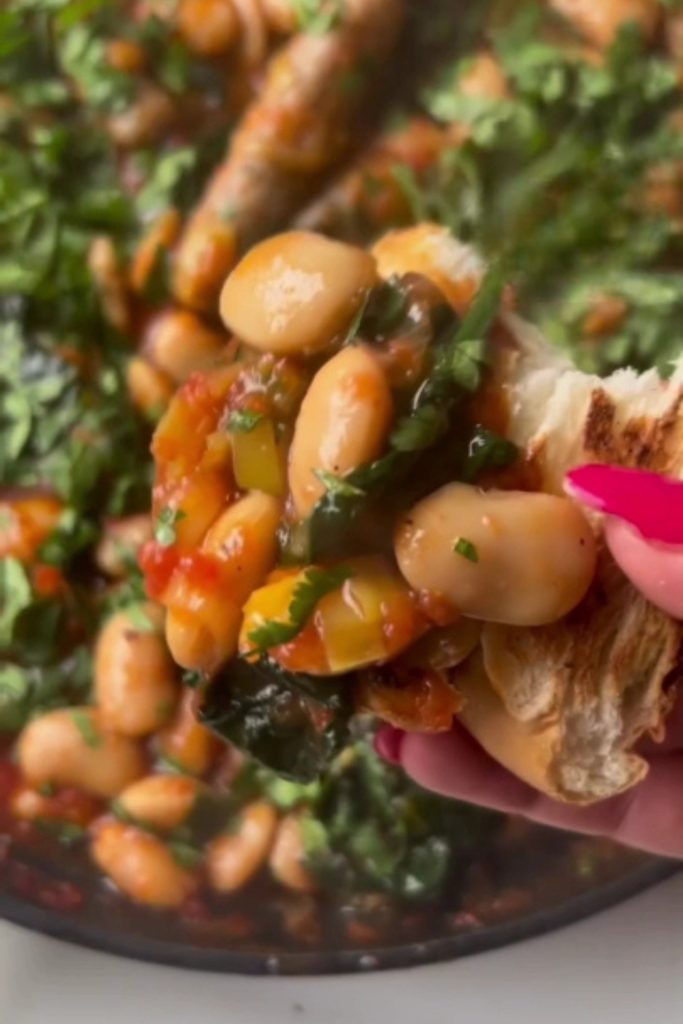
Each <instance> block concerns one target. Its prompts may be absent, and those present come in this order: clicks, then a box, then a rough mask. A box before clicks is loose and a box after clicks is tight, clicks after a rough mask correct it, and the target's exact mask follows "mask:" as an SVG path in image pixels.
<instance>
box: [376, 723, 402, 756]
mask: <svg viewBox="0 0 683 1024" xmlns="http://www.w3.org/2000/svg"><path fill="white" fill-rule="evenodd" d="M404 736H405V733H404V732H403V730H402V729H395V728H394V727H393V725H381V726H380V727H379V729H378V730H377V732H376V733H375V751H376V752H377V753H378V754H379V756H380V757H381V758H383V759H384V760H385V761H388V762H389V764H400V763H401V746H402V744H403V737H404Z"/></svg>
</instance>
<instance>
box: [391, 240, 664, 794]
mask: <svg viewBox="0 0 683 1024" xmlns="http://www.w3.org/2000/svg"><path fill="white" fill-rule="evenodd" d="M416 237H417V238H418V240H419V245H416V244H415V240H416ZM389 239H390V244H391V246H392V249H393V250H395V251H400V252H401V255H402V261H403V262H402V265H401V270H402V272H404V273H405V272H407V271H409V270H414V271H415V272H421V273H425V274H427V276H429V277H432V279H433V280H434V281H435V283H437V284H441V279H442V278H443V276H444V275H447V276H448V277H449V287H448V288H446V289H443V288H442V290H444V291H445V293H446V294H447V295H452V296H455V297H457V299H458V301H459V300H460V299H461V297H462V296H461V293H462V291H463V286H465V290H466V289H467V288H471V286H472V278H473V276H474V277H480V276H481V275H482V274H483V266H482V265H481V264H480V263H479V264H478V263H477V259H476V255H475V254H473V253H472V251H471V250H469V252H468V250H467V247H465V246H463V245H462V243H460V242H458V241H456V240H455V239H453V238H452V237H451V236H450V235H449V234H448V232H447V231H446V230H445V229H443V228H440V227H438V226H436V225H422V226H421V228H420V229H419V232H418V231H417V229H412V232H404V233H401V232H397V233H395V234H394V235H392V236H389ZM425 239H426V240H427V242H428V243H429V245H428V252H429V259H426V258H425V252H426V251H427V250H426V244H427V242H426V241H425ZM388 244H389V243H385V248H386V247H387V245H388ZM411 257H413V258H414V263H415V265H414V266H412V264H411ZM473 268H474V270H475V273H474V275H473ZM454 305H457V303H456V302H455V301H454ZM492 337H493V339H494V341H493V352H492V361H493V367H492V373H491V375H490V379H489V382H488V384H487V389H488V391H489V394H488V396H487V395H486V394H484V395H482V396H480V399H479V407H480V409H481V410H482V415H483V417H484V419H485V414H486V410H487V409H492V410H495V417H494V419H495V422H491V423H490V424H487V425H489V426H491V427H492V428H493V429H496V430H498V431H499V432H500V430H501V426H502V429H503V432H504V433H505V435H506V436H507V437H508V438H509V439H510V440H512V441H514V442H515V443H516V444H517V445H518V446H519V447H520V449H521V451H522V453H523V455H522V457H523V459H524V460H525V461H526V463H527V464H528V467H529V473H528V478H529V479H531V480H533V482H534V486H535V487H537V488H538V489H540V490H543V491H547V492H549V493H553V494H561V493H562V484H563V479H564V476H565V473H566V472H567V471H568V470H569V469H571V468H572V467H574V466H577V465H580V464H582V463H586V462H602V463H610V464H615V465H623V466H634V467H639V468H642V469H650V470H655V471H658V472H661V473H666V474H669V475H671V476H675V477H683V361H682V362H681V364H680V365H679V366H678V367H677V369H676V371H675V373H674V375H673V377H672V378H671V379H670V380H669V381H668V382H666V383H665V382H663V381H662V380H661V379H660V377H659V376H658V374H657V373H656V372H655V371H651V372H649V373H645V374H641V375H639V374H637V373H635V372H634V371H632V370H621V371H619V372H617V373H615V374H613V375H612V376H611V377H609V378H607V379H604V380H603V379H600V378H599V377H594V376H590V375H588V374H584V373H581V372H580V371H579V370H577V369H575V368H574V366H573V365H572V364H571V362H570V361H569V360H568V359H567V358H566V357H565V356H564V355H563V354H562V353H560V352H558V351H557V350H556V349H554V348H553V347H552V346H550V345H549V344H548V343H547V342H546V341H545V340H544V338H543V337H542V335H541V334H540V333H539V331H537V330H536V329H535V328H534V327H532V326H531V325H530V324H528V323H526V322H525V321H523V320H521V319H520V318H519V317H518V316H515V315H514V314H512V313H504V314H503V316H502V318H501V323H500V325H499V327H498V328H497V329H496V330H495V331H494V332H493V334H492ZM492 397H493V400H491V398H492ZM525 475H527V474H525ZM663 514H666V510H663ZM591 521H592V523H593V525H594V528H595V531H596V535H597V536H598V538H600V536H601V534H602V522H601V517H600V516H598V515H595V516H592V517H591ZM682 674H683V626H682V625H681V624H680V623H677V622H674V620H673V619H671V618H670V617H669V616H667V615H665V614H664V613H663V612H660V611H659V610H658V609H656V608H655V607H654V606H653V605H651V604H649V602H648V601H647V600H646V599H645V598H644V597H642V596H641V595H640V594H639V593H638V592H637V591H636V590H635V588H634V587H633V586H632V585H631V584H630V583H629V582H628V580H627V579H626V578H625V576H624V575H623V574H622V573H621V571H620V570H619V569H618V567H617V566H616V564H615V563H614V561H613V560H612V558H611V557H610V555H609V552H608V551H607V550H606V549H605V548H603V550H602V551H601V555H600V559H599V567H598V572H597V575H596V578H595V581H594V583H593V585H592V586H591V589H590V591H589V593H588V595H587V596H586V598H585V599H584V601H583V602H582V603H581V605H580V606H579V607H578V608H577V609H575V610H574V611H573V612H572V613H571V615H569V616H568V617H567V618H565V619H564V620H562V621H561V622H558V623H556V624H554V625H551V626H544V627H540V628H533V629H532V628H516V627H505V626H497V625H487V626H485V627H484V630H483V640H482V648H481V651H480V652H478V653H477V654H475V655H473V656H472V657H471V658H470V660H469V661H468V662H467V663H466V664H465V665H464V666H462V667H461V668H459V669H457V670H456V671H455V674H454V677H453V682H454V684H455V685H456V686H457V687H458V689H459V690H460V691H461V692H462V696H463V698H464V701H465V705H464V709H463V711H462V720H463V721H464V722H465V724H466V726H467V727H468V729H469V730H470V731H471V732H472V734H473V735H474V736H475V737H476V739H477V740H478V741H479V742H480V743H481V744H482V746H483V747H484V748H485V749H486V750H487V751H488V752H489V753H490V754H491V755H492V756H493V757H494V758H495V759H496V760H497V761H499V762H500V763H501V764H503V765H505V767H507V768H509V769H510V771H512V772H514V773H515V774H516V775H518V776H519V777H520V778H522V779H525V780H526V781H527V782H529V783H530V784H531V785H533V786H535V787H536V788H537V789H539V790H541V791H543V792H545V793H547V794H549V795H550V796H553V797H555V798H557V799H560V800H564V801H567V802H572V803H580V804H589V803H591V802H594V801H597V800H602V799H605V798H606V797H610V796H614V795H615V794H617V793H620V792H623V791H624V790H626V789H628V788H629V787H631V786H633V785H635V784H636V783H637V782H639V781H640V780H641V779H642V778H643V777H644V776H645V774H646V773H647V763H646V762H645V760H644V759H643V758H642V757H640V756H639V755H638V754H637V752H635V749H636V747H637V744H638V741H639V740H640V739H641V737H643V736H644V735H648V734H649V735H651V736H653V737H655V738H657V737H661V735H662V732H663V725H664V720H665V717H666V714H667V712H668V710H669V708H670V706H671V702H672V699H673V695H674V691H675V687H676V684H677V683H678V681H679V678H680V677H681V675H682Z"/></svg>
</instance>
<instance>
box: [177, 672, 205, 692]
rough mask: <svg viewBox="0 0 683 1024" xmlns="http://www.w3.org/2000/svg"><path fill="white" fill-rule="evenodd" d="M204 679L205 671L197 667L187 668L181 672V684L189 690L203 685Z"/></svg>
mask: <svg viewBox="0 0 683 1024" xmlns="http://www.w3.org/2000/svg"><path fill="white" fill-rule="evenodd" d="M206 681H207V676H206V673H205V672H202V671H200V670H199V669H188V670H187V671H186V672H183V676H182V683H183V686H187V687H189V689H190V690H198V689H199V687H200V686H203V685H204V683H205V682H206Z"/></svg>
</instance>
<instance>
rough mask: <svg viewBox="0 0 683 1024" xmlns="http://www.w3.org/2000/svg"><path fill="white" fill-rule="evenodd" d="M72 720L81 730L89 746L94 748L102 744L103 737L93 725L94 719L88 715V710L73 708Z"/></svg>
mask: <svg viewBox="0 0 683 1024" xmlns="http://www.w3.org/2000/svg"><path fill="white" fill-rule="evenodd" d="M71 721H72V722H73V723H74V725H75V726H76V728H77V729H78V731H79V732H80V734H81V737H82V738H83V741H84V742H85V743H86V744H87V746H89V747H92V748H93V750H96V749H97V748H98V747H101V746H102V737H101V736H100V734H99V733H98V731H97V729H96V728H95V726H94V725H93V723H92V719H91V718H90V716H89V715H88V713H87V711H79V710H78V709H75V710H73V711H72V712H71Z"/></svg>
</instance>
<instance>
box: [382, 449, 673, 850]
mask: <svg viewBox="0 0 683 1024" xmlns="http://www.w3.org/2000/svg"><path fill="white" fill-rule="evenodd" d="M567 484H568V490H569V491H570V492H571V493H572V494H573V495H574V496H575V497H577V498H578V499H579V500H581V501H583V502H584V503H585V504H587V505H590V506H592V507H593V508H598V509H600V510H601V511H604V512H606V513H608V519H607V522H606V538H607V543H608V545H609V547H610V550H611V552H612V554H613V556H614V558H615V560H616V561H617V563H618V564H619V565H620V566H621V568H622V569H623V571H624V572H625V573H626V575H627V576H629V578H630V579H631V580H632V582H633V583H634V585H635V586H636V587H638V588H639V589H640V590H641V591H642V592H643V593H644V594H645V595H646V596H647V597H648V598H649V599H650V600H651V601H652V602H653V603H655V604H657V605H659V606H660V607H661V608H663V609H664V610H665V611H667V612H668V613H669V614H670V615H673V616H675V617H677V618H683V485H682V484H679V483H674V482H671V481H667V480H665V479H664V478H662V477H657V476H655V475H654V474H649V473H634V472H631V471H626V472H625V471H622V470H614V469H612V468H607V467H590V466H589V467H583V468H582V469H581V470H577V471H576V472H574V473H572V474H570V475H569V478H568V482H567ZM662 510H665V521H662ZM377 747H378V750H379V752H380V753H381V754H382V755H383V756H385V757H386V758H387V759H388V760H391V761H393V762H394V763H396V764H400V765H401V766H402V767H403V769H404V771H405V772H406V774H407V775H409V776H410V777H411V778H412V779H413V780H414V781H415V782H417V783H419V784H420V785H422V786H424V787H425V788H426V789H431V790H433V791H434V792H436V793H441V794H443V795H444V796H449V797H453V798H454V799H458V800H464V801H466V802H468V803H474V804H481V805H483V806H486V807H490V808H493V809H494V810H499V811H503V812H505V813H509V814H521V815H523V816H524V817H526V818H529V819H530V820H531V821H535V822H539V823H540V824H544V825H553V826H556V827H558V828H563V829H568V830H571V831H576V832H583V833H586V834H591V835H600V836H606V837H609V838H611V839H615V840H617V841H618V842H621V843H625V844H627V845H630V846H636V847H639V848H640V849H643V850H649V851H651V852H653V853H658V854H664V855H667V856H672V857H683V800H682V799H681V794H682V793H683V694H681V696H680V697H679V699H678V701H677V703H676V705H675V707H674V709H673V710H672V712H671V715H670V717H669V720H668V723H667V735H666V738H665V740H664V742H663V743H661V744H654V743H648V744H646V745H645V746H644V748H643V753H645V754H646V756H648V759H649V761H650V771H649V773H648V775H647V777H646V779H645V780H644V781H643V782H642V783H641V784H640V785H639V786H638V787H636V788H635V789H633V790H631V791H630V792H628V793H625V794H623V795H622V796H619V797H615V798H613V799H611V800H606V801H604V802H602V803H600V804H596V805H595V806H593V807H588V808H581V807H573V806H568V805H566V804H562V803H559V802H557V801H555V800H552V799H550V798H549V797H546V796H544V795H543V794H541V793H538V792H536V790H534V789H532V788H531V787H530V786H527V785H526V784H525V783H523V782H521V781H520V780H519V779H517V778H515V776H513V775H511V774H510V773H509V772H507V771H506V770H505V769H504V768H502V767H501V766H500V765H498V764H497V763H496V762H495V761H494V760H492V758H490V757H489V755H488V754H486V753H485V752H484V750H482V748H481V747H480V746H479V745H478V744H477V743H476V741H475V740H474V739H472V737H471V736H470V735H469V734H468V733H467V732H466V730H465V729H464V728H463V727H462V726H461V725H459V724H457V725H456V727H455V728H454V729H453V731H452V732H450V733H444V734H439V735H430V736H427V735H424V734H406V733H402V732H400V731H399V730H396V729H392V728H391V727H388V726H387V727H384V728H383V729H382V730H380V733H379V734H378V738H377Z"/></svg>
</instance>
